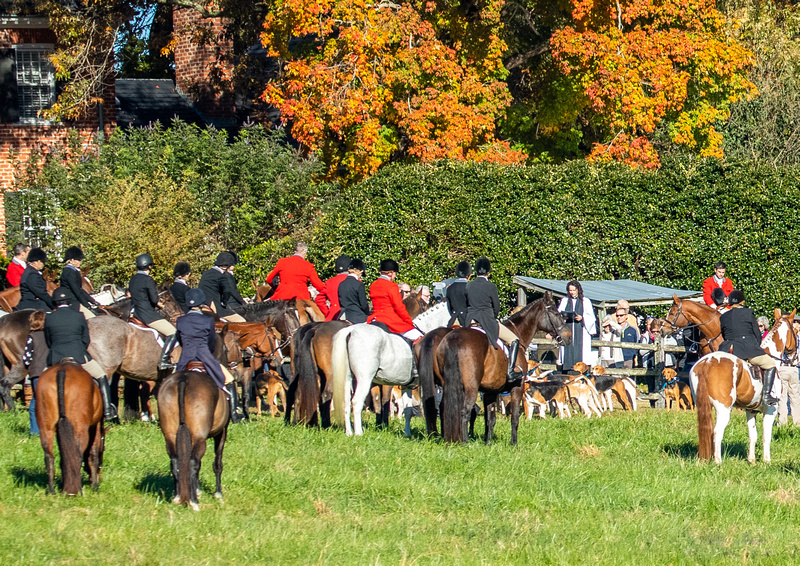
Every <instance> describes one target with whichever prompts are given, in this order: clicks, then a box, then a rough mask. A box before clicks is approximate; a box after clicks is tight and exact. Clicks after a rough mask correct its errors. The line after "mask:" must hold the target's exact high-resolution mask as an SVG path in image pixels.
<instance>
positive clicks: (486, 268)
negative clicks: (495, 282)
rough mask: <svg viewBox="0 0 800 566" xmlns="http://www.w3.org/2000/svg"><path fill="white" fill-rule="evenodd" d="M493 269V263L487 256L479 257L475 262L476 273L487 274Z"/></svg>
mask: <svg viewBox="0 0 800 566" xmlns="http://www.w3.org/2000/svg"><path fill="white" fill-rule="evenodd" d="M491 270H492V264H491V263H490V262H489V260H488V259H487V258H485V257H479V258H478V261H476V262H475V273H477V274H478V275H486V274H487V273H489V272H490V271H491Z"/></svg>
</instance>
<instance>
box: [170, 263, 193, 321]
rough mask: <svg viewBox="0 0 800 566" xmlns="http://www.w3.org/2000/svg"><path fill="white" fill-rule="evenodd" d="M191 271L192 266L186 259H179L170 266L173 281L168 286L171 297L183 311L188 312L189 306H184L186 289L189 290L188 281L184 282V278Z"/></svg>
mask: <svg viewBox="0 0 800 566" xmlns="http://www.w3.org/2000/svg"><path fill="white" fill-rule="evenodd" d="M191 272H192V267H191V266H190V265H189V263H188V262H186V261H179V262H178V263H176V264H175V267H173V268H172V276H173V277H174V278H175V281H174V282H173V283H172V285H170V286H169V292H170V293H172V298H173V299H175V302H176V303H178V306H179V307H181V310H182V311H183V312H184V313H187V312H189V307H187V306H186V291H188V290H189V283H187V282H186V278H187V277H189V274H190V273H191Z"/></svg>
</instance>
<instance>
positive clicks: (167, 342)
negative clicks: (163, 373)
mask: <svg viewBox="0 0 800 566" xmlns="http://www.w3.org/2000/svg"><path fill="white" fill-rule="evenodd" d="M177 343H178V336H177V334H173V335H172V336H167V337H166V338H165V339H164V347H163V348H162V349H161V361H159V363H158V369H174V368H175V364H173V363H172V362H171V361H170V360H169V355H170V354H171V353H172V350H173V349H174V348H175V344H177Z"/></svg>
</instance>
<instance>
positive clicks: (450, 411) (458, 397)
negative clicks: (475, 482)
mask: <svg viewBox="0 0 800 566" xmlns="http://www.w3.org/2000/svg"><path fill="white" fill-rule="evenodd" d="M450 336H456V335H455V334H451V335H450ZM448 346H449V347H448V348H445V352H444V363H443V364H442V366H443V367H442V379H443V382H444V386H443V388H442V389H443V397H442V438H444V440H446V441H447V442H464V441H466V438H465V437H464V421H465V419H466V415H464V397H465V392H464V382H463V380H462V378H461V365H460V363H459V352H460V351H461V349H462V347H461V344H448Z"/></svg>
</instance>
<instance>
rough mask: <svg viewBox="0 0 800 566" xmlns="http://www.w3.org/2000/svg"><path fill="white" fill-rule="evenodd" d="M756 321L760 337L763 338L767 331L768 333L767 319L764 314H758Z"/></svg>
mask: <svg viewBox="0 0 800 566" xmlns="http://www.w3.org/2000/svg"><path fill="white" fill-rule="evenodd" d="M756 322H757V323H758V330H759V331H760V332H761V339H762V340H763V339H764V338H765V337H766V335H767V333H769V319H768V318H767V317H766V316H759V317H758V318H757V319H756Z"/></svg>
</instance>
